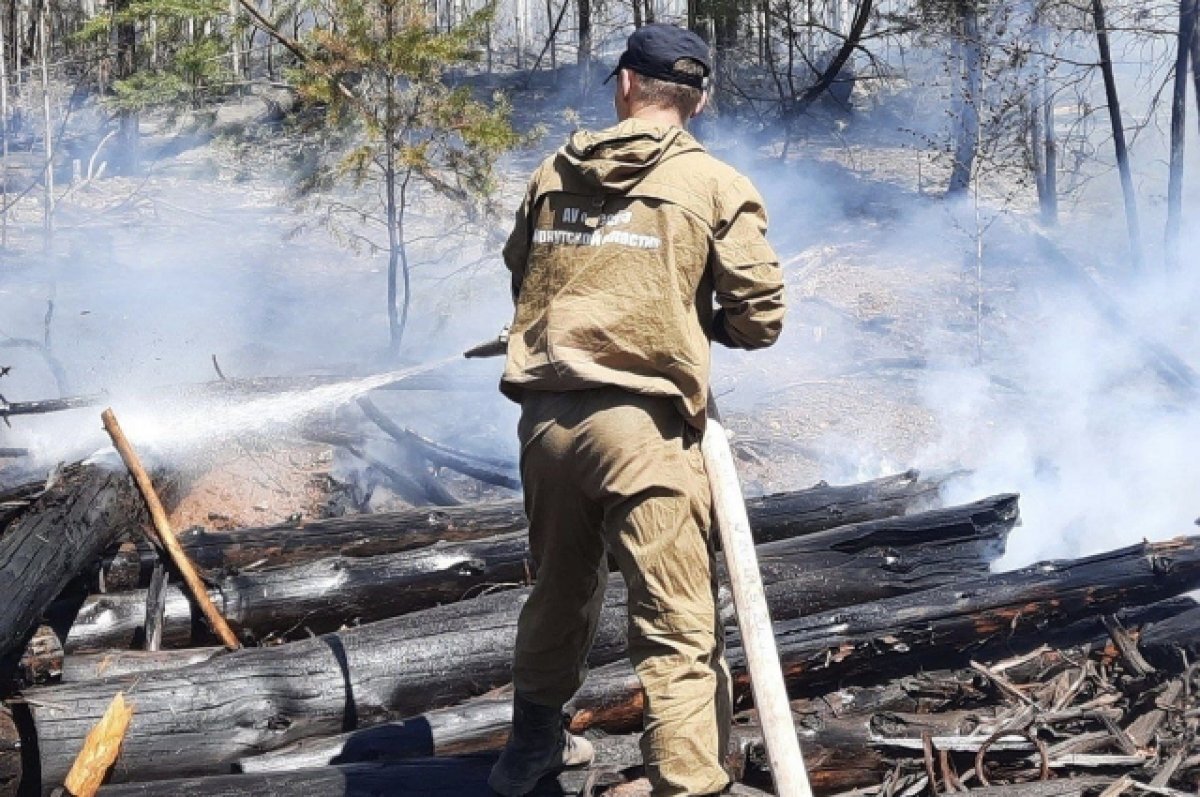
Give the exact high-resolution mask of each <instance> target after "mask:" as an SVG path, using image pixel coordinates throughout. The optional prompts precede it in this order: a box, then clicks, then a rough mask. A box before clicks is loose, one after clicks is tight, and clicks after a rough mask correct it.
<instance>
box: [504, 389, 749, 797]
mask: <svg viewBox="0 0 1200 797" xmlns="http://www.w3.org/2000/svg"><path fill="white" fill-rule="evenodd" d="M519 436H520V441H521V475H522V478H523V481H524V484H525V510H526V512H527V514H528V516H529V541H530V549H531V551H532V554H533V558H534V564H535V566H536V568H537V581H536V584H535V586H534V588H533V591H532V593H531V594H530V596H529V600H528V602H527V603H526V604H525V607H524V608H523V609H522V612H521V618H520V622H519V625H518V628H517V644H516V655H515V661H514V666H513V682H514V685H515V687H516V689H517V691H518V692H520V693H521V694H522V695H523V696H524V697H525V698H526V699H528V700H531V701H533V702H535V703H539V704H542V705H548V706H561V705H563V704H564V703H566V702H567V701H568V700H569V699H570V698H571V696H572V695H573V694H575V692H576V690H578V689H579V687H580V685H581V684H582V683H583V679H584V676H585V674H586V671H587V666H586V661H587V655H588V651H589V649H590V648H591V645H592V639H593V637H594V636H595V632H596V624H597V621H598V618H599V615H600V609H601V606H602V604H603V600H604V588H605V584H606V582H607V580H608V564H607V561H606V557H605V553H606V551H607V552H610V553H611V554H612V556H613V557H614V558H615V559H616V562H617V565H618V567H619V568H620V570H621V574H622V575H623V576H624V579H625V585H626V587H627V589H628V595H629V602H628V606H629V657H630V660H631V661H632V663H633V666H634V669H635V670H636V671H637V675H638V678H639V680H640V681H641V684H642V687H643V689H644V691H645V697H646V701H645V717H644V720H645V733H644V735H643V736H642V745H641V746H642V755H643V757H644V759H645V764H646V773H647V775H648V777H649V778H650V781H651V783H652V784H653V787H654V795H655V797H667V795H689V794H690V795H696V794H708V793H711V792H718V791H720V790H721V789H723V788H724V787H725V786H726V785H727V783H728V782H729V778H728V776H727V774H726V771H725V769H724V767H723V758H724V754H725V751H726V749H727V744H726V743H727V741H728V731H729V727H730V700H731V697H730V681H729V671H728V668H727V666H726V664H725V660H724V656H723V650H724V646H723V634H722V631H721V626H720V623H719V619H718V617H717V613H716V610H715V592H716V589H715V587H716V582H715V578H714V568H713V554H712V546H711V545H710V539H709V531H710V527H711V523H710V516H711V503H710V502H711V498H710V492H709V486H708V479H707V476H706V474H705V471H704V463H703V460H702V459H701V455H700V442H699V433H698V432H696V431H695V430H693V429H692V428H691V427H690V426H688V425H687V424H686V423H685V421H684V419H683V416H682V415H681V414H680V412H679V410H678V409H676V408H675V406H674V404H673V402H672V400H670V399H667V398H659V397H652V396H642V395H638V394H634V393H630V392H628V391H624V390H621V389H618V388H600V389H594V390H580V391H573V392H564V393H550V392H537V391H528V392H526V393H525V394H524V395H523V397H522V409H521V422H520V426H519Z"/></svg>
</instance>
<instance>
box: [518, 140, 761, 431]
mask: <svg viewBox="0 0 1200 797" xmlns="http://www.w3.org/2000/svg"><path fill="white" fill-rule="evenodd" d="M766 230H767V216H766V211H765V209H764V208H763V201H762V198H761V197H760V196H759V194H758V192H757V191H756V190H755V189H754V186H752V185H751V184H750V181H749V180H747V179H746V178H745V177H743V176H742V175H740V174H738V172H737V171H736V170H734V169H733V168H731V167H730V166H727V165H726V164H724V163H722V162H721V161H719V160H717V159H716V158H714V157H712V156H711V155H709V154H708V153H707V152H705V150H704V148H703V147H702V146H701V145H700V144H699V143H698V142H697V141H696V139H694V138H693V137H692V136H691V135H689V134H688V133H687V132H686V131H684V130H681V129H680V128H677V127H663V126H658V125H652V124H649V123H647V122H643V121H641V120H637V119H629V120H626V121H625V122H622V123H621V124H619V125H617V126H616V127H612V128H609V129H607V130H604V131H601V132H598V133H591V132H578V133H575V134H574V135H572V136H571V138H570V140H569V142H568V143H567V145H566V146H565V147H563V148H562V149H561V150H559V151H558V152H557V153H555V154H554V155H552V156H550V157H549V158H547V159H546V160H545V161H544V162H543V163H542V164H541V166H539V167H538V169H537V170H536V171H535V172H534V174H533V177H532V178H531V179H530V182H529V188H528V191H527V192H526V195H525V198H524V201H523V202H522V203H521V207H520V209H519V210H518V211H517V219H516V224H515V226H514V228H513V231H512V234H511V235H510V236H509V239H508V243H507V244H506V245H505V247H504V262H505V264H506V265H507V266H508V268H509V270H510V271H511V272H512V286H513V296H514V298H515V300H516V305H517V307H516V315H515V317H514V320H513V324H512V329H511V333H510V338H509V343H508V360H507V363H506V365H505V369H504V376H503V379H502V380H501V390H502V391H503V392H504V394H505V395H507V396H509V397H510V398H512V399H514V400H516V401H520V398H521V393H522V391H524V390H549V391H567V390H579V389H583V388H592V387H600V386H610V385H611V386H615V387H620V388H624V389H627V390H631V391H634V392H636V393H642V394H647V395H654V396H670V397H673V398H676V399H677V400H678V403H679V406H680V409H681V410H682V412H683V414H684V416H685V417H686V418H687V419H688V421H689V422H690V423H692V424H693V425H695V426H697V427H700V428H702V427H703V423H704V409H705V405H706V400H707V393H708V380H709V359H710V355H709V340H710V338H711V339H713V340H716V341H718V342H720V343H723V344H725V345H727V346H734V347H737V348H744V349H756V348H760V347H763V346H769V345H771V344H772V343H774V342H775V340H776V338H778V336H779V333H780V330H781V328H782V323H783V315H784V307H783V279H782V273H781V270H780V267H779V261H778V258H777V257H776V256H775V253H774V252H773V251H772V249H771V246H770V244H768V243H767V240H766ZM714 295H715V297H716V304H717V308H716V309H714V307H713V297H714Z"/></svg>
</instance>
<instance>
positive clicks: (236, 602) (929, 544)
mask: <svg viewBox="0 0 1200 797" xmlns="http://www.w3.org/2000/svg"><path fill="white" fill-rule="evenodd" d="M1017 514H1018V510H1017V497H1016V496H1013V495H1002V496H995V497H992V498H988V499H985V500H983V501H977V502H975V503H973V504H968V505H966V506H962V507H953V508H947V509H936V510H931V511H929V512H921V513H918V514H915V515H908V516H904V517H899V518H891V519H887V520H877V521H871V522H867V523H859V524H853V525H849V526H841V527H838V528H835V529H830V530H827V531H822V532H817V533H813V534H807V535H805V536H801V537H797V538H794V539H790V540H781V541H778V542H773V543H767V544H765V545H763V546H760V553H759V559H760V562H761V565H762V568H763V571H764V576H765V577H766V578H767V580H768V581H775V582H780V583H783V582H787V586H786V588H787V589H789V590H791V591H792V592H793V593H794V594H793V595H792V596H791V598H789V599H786V600H784V599H781V600H780V601H779V603H780V604H781V605H787V606H788V607H789V611H788V613H787V615H786V617H796V616H800V615H804V614H810V613H813V612H818V611H825V610H827V609H831V608H835V607H838V606H847V605H850V604H854V603H859V602H862V601H870V600H876V599H878V598H883V597H889V596H892V595H898V594H903V593H906V592H913V591H916V590H920V589H926V588H928V587H931V586H935V585H937V584H944V583H947V582H949V581H953V580H955V579H961V578H963V577H964V576H966V575H967V574H971V573H973V574H977V575H983V574H984V573H986V572H987V569H988V564H989V562H991V561H992V560H993V559H994V558H996V557H997V556H998V555H999V554H1000V553H1002V552H1003V549H1004V541H1005V537H1006V536H1007V534H1008V532H1009V530H1011V528H1012V526H1013V525H1014V523H1015V522H1016V520H1017ZM788 530H790V529H788V528H785V531H788ZM532 567H533V565H532V563H531V561H530V560H529V549H528V540H527V537H526V535H525V534H524V533H518V534H509V535H500V536H496V537H490V538H485V539H482V540H476V541H471V542H461V543H438V544H436V545H433V546H427V547H425V548H420V549H417V550H414V551H407V552H404V553H398V554H391V555H388V556H371V557H357V558H356V557H335V558H330V559H322V560H319V561H316V562H312V563H309V564H304V565H298V566H295V567H281V568H276V569H273V570H266V571H263V572H252V571H247V572H243V573H237V574H234V575H230V576H226V577H225V578H222V579H219V580H218V581H216V582H215V584H214V585H213V587H212V589H211V590H210V595H211V597H212V600H213V602H214V603H215V604H216V606H217V608H218V609H219V611H220V612H221V614H222V615H223V616H224V617H225V618H226V619H228V621H229V622H230V623H231V624H233V626H234V627H235V628H236V629H237V630H238V633H239V635H240V636H241V637H242V638H243V639H246V640H260V641H261V640H264V639H274V638H277V637H281V638H286V637H288V636H289V635H304V634H307V633H308V632H313V633H323V632H326V631H333V630H336V629H337V628H340V627H342V626H344V625H347V624H351V623H361V622H370V621H373V620H381V619H384V618H386V617H395V616H397V615H400V614H405V613H408V612H413V611H417V610H420V609H425V608H429V607H432V606H437V605H440V604H443V603H450V602H453V601H456V600H459V599H461V598H463V597H466V596H468V595H470V594H472V593H475V592H478V591H479V590H481V589H483V588H491V587H495V586H496V585H508V586H517V585H520V584H523V583H526V582H527V581H528V580H529V576H530V574H531V572H532ZM781 588H782V587H781ZM146 600H147V593H146V592H145V591H131V592H117V593H108V594H103V595H93V596H91V597H90V598H89V599H88V601H87V602H86V603H85V604H84V605H83V607H82V608H81V609H80V612H79V615H78V616H77V617H76V619H75V623H74V624H73V625H72V627H71V630H70V632H69V634H68V636H67V640H66V650H67V652H68V653H72V652H74V651H84V650H102V649H108V648H128V647H131V646H133V645H134V644H136V643H137V641H138V640H140V639H142V638H143V636H144V629H143V624H144V618H145V606H146ZM194 611H195V607H194V606H193V604H192V603H191V602H190V601H189V600H188V599H187V597H186V596H185V595H184V593H183V592H182V591H181V590H180V588H179V587H178V586H172V587H169V588H168V590H167V599H166V605H165V611H164V616H163V628H162V633H163V635H162V643H163V645H164V646H167V647H183V646H188V645H194V644H206V643H208V642H209V641H210V640H211V638H210V637H209V636H208V635H207V633H206V630H205V628H204V626H203V624H202V623H201V622H199V618H197V617H196V616H195V613H194ZM776 619H784V618H780V617H777V618H776Z"/></svg>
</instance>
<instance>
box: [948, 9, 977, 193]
mask: <svg viewBox="0 0 1200 797" xmlns="http://www.w3.org/2000/svg"><path fill="white" fill-rule="evenodd" d="M954 8H955V11H956V13H957V15H958V29H959V37H960V40H961V50H960V52H961V54H962V59H961V63H959V64H957V65H956V69H957V70H960V71H958V75H957V76H958V79H959V86H960V88H959V101H958V115H957V116H958V118H957V119H956V120H955V123H956V125H957V127H956V129H955V136H954V163H953V165H952V166H951V169H950V185H949V187H948V188H947V189H946V195H947V196H957V195H960V194H963V193H966V191H967V189H968V188H970V186H971V174H972V172H973V171H974V168H975V156H976V155H977V154H978V152H979V107H980V103H981V102H982V101H983V96H982V95H983V47H982V43H981V42H980V39H979V9H978V7H977V6H976V0H956V2H955V5H954Z"/></svg>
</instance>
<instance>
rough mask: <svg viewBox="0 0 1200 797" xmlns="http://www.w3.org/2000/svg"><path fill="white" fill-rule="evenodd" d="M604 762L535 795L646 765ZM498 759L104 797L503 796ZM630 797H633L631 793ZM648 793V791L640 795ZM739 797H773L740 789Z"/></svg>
mask: <svg viewBox="0 0 1200 797" xmlns="http://www.w3.org/2000/svg"><path fill="white" fill-rule="evenodd" d="M594 744H595V746H596V752H597V755H598V756H601V757H603V759H604V760H605V761H607V762H609V763H607V764H606V765H601V766H595V765H593V766H592V767H591V768H589V769H580V770H567V771H565V772H562V773H559V774H558V775H555V776H552V777H547V778H545V779H543V780H542V781H541V782H540V783H539V784H538V785H537V786H536V787H535V788H534V790H533V791H531V792H529V794H530V796H531V797H552V796H553V797H592V796H593V795H600V794H616V793H620V792H610V791H608V789H609V788H612V787H617V786H620V785H621V784H624V783H627V782H628V781H627V779H626V778H625V777H624V776H623V773H622V771H621V770H623V769H626V768H629V767H634V766H636V765H637V764H638V763H639V762H640V760H641V759H640V752H639V750H638V746H637V739H636V737H616V736H614V737H605V738H601V739H597V740H595V742H594ZM493 761H495V757H494V756H463V757H459V758H427V759H417V760H410V761H402V762H395V763H364V764H347V765H344V766H331V767H319V768H313V769H304V770H295V771H292V772H268V773H260V774H254V775H218V776H215V777H205V778H186V779H176V780H169V781H161V782H151V783H134V784H128V785H120V786H106V787H105V788H103V789H101V790H100V792H99V794H100V797H145V796H146V795H164V794H172V795H175V794H186V795H188V796H189V797H259V796H260V795H263V794H272V795H273V794H287V795H291V794H316V795H321V797H378V795H385V794H386V795H395V796H396V797H405V795H412V796H413V797H418V796H424V795H429V796H430V797H437V795H447V797H495V792H493V791H492V790H491V789H490V788H488V786H487V775H488V772H489V771H490V770H491V767H492V763H493ZM625 793H630V792H625ZM632 793H634V794H646V793H647V792H645V791H636V792H632ZM726 793H727V794H729V795H732V797H768V792H764V791H761V790H759V789H756V788H753V787H751V786H746V785H744V784H740V783H735V784H733V785H732V787H731V788H730V789H729V791H728V792H726Z"/></svg>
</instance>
